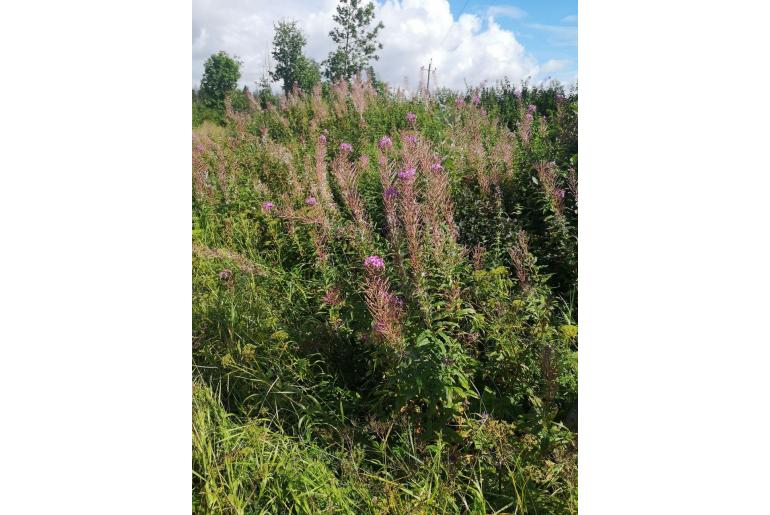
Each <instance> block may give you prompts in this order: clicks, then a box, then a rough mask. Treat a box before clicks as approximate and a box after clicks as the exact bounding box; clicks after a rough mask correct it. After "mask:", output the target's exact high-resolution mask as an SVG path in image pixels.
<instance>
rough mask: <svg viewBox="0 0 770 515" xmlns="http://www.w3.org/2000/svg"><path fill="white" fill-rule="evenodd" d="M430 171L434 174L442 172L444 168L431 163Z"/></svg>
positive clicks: (439, 164)
mask: <svg viewBox="0 0 770 515" xmlns="http://www.w3.org/2000/svg"><path fill="white" fill-rule="evenodd" d="M430 169H431V170H432V171H434V172H443V171H444V167H443V166H441V163H433V164H432V165H430Z"/></svg>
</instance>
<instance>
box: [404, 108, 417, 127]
mask: <svg viewBox="0 0 770 515" xmlns="http://www.w3.org/2000/svg"><path fill="white" fill-rule="evenodd" d="M406 121H407V122H409V123H411V124H412V125H414V122H416V121H417V115H416V114H414V113H413V112H411V111H409V112H408V113H406Z"/></svg>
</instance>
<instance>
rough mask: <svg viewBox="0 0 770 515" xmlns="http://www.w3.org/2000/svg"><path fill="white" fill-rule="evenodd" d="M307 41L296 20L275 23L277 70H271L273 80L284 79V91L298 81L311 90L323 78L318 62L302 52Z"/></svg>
mask: <svg viewBox="0 0 770 515" xmlns="http://www.w3.org/2000/svg"><path fill="white" fill-rule="evenodd" d="M306 43H307V39H305V35H304V34H303V33H302V31H301V30H300V29H299V27H297V22H296V21H281V22H278V24H276V25H275V35H274V36H273V59H275V63H276V66H275V70H274V71H271V72H270V77H272V79H273V80H281V81H283V91H284V92H285V93H288V92H289V91H291V89H292V87H293V86H294V84H295V83H296V84H297V85H298V86H299V87H300V88H302V89H303V90H305V91H309V90H311V89H312V88H313V86H314V85H315V84H316V83H318V82H319V81H320V80H321V72H320V69H319V66H318V63H316V62H315V61H313V60H312V59H308V58H307V57H305V56H304V55H303V54H302V47H304V46H305V44H306Z"/></svg>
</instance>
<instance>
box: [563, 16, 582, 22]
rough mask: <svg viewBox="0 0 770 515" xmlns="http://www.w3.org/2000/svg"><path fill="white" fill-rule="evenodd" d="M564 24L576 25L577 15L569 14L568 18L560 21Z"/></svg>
mask: <svg viewBox="0 0 770 515" xmlns="http://www.w3.org/2000/svg"><path fill="white" fill-rule="evenodd" d="M561 21H562V22H564V23H577V21H578V17H577V14H570V15H569V16H565V17H564V18H562V19H561Z"/></svg>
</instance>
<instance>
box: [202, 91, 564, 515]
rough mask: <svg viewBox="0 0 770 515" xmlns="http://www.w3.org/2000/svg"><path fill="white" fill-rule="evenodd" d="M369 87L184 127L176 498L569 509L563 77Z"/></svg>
mask: <svg viewBox="0 0 770 515" xmlns="http://www.w3.org/2000/svg"><path fill="white" fill-rule="evenodd" d="M375 86H376V87H375ZM375 86H373V85H372V84H371V83H369V82H363V81H361V80H358V79H356V80H352V81H350V82H347V81H344V80H343V81H338V82H336V83H334V84H333V85H331V86H330V85H329V84H325V85H323V87H322V86H321V85H316V86H315V87H314V88H313V90H312V92H310V93H303V92H302V91H301V90H300V89H299V88H295V90H294V91H290V92H289V93H288V94H286V95H281V96H280V97H273V96H272V95H271V94H269V93H264V92H263V94H261V95H259V96H256V97H255V96H254V95H252V94H251V93H249V92H248V91H247V90H246V91H243V92H240V91H237V92H235V93H234V94H232V95H230V96H229V97H228V98H227V99H226V101H225V110H224V115H223V117H222V118H221V120H220V122H221V123H219V124H216V123H212V122H210V121H204V122H202V123H200V124H199V125H198V126H197V127H195V128H194V130H193V141H192V168H193V173H192V185H193V199H192V215H193V234H192V259H193V277H192V279H193V302H192V308H193V392H192V400H193V425H192V436H193V481H192V503H193V511H194V512H197V513H393V514H415V513H543V514H546V513H574V512H576V511H577V427H576V426H577V350H578V344H577V334H578V327H577V300H576V299H577V193H578V191H577V93H576V91H574V90H571V91H565V90H564V89H563V88H562V87H560V86H551V87H548V88H532V87H528V86H527V85H524V87H523V88H513V87H511V86H510V85H508V84H505V83H503V84H500V85H498V86H497V87H494V88H483V89H481V90H471V91H468V92H466V94H457V93H453V92H450V91H443V92H440V93H439V94H437V95H436V94H434V95H432V96H431V95H426V94H422V95H417V96H415V97H413V98H406V97H405V96H404V95H402V94H399V93H397V92H396V93H394V92H389V91H387V90H385V89H383V88H382V87H381V86H380V85H375Z"/></svg>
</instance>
